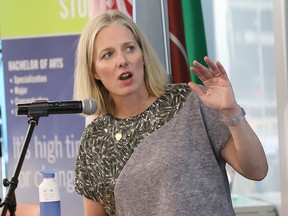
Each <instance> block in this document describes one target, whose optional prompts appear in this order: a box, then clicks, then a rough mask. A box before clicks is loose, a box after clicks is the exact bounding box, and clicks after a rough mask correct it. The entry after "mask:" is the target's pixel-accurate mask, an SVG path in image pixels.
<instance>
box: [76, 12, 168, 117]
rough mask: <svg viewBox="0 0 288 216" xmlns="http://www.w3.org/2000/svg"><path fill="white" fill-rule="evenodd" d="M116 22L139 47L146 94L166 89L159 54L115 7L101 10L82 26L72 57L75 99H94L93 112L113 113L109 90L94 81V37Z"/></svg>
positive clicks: (161, 92)
mask: <svg viewBox="0 0 288 216" xmlns="http://www.w3.org/2000/svg"><path fill="white" fill-rule="evenodd" d="M115 23H116V24H120V25H123V26H125V27H127V28H128V29H129V30H130V31H131V32H132V34H133V36H134V38H135V40H136V41H137V43H138V45H139V47H140V48H141V50H142V55H143V60H144V65H145V66H144V67H145V68H144V71H145V72H144V81H145V85H146V87H147V89H148V92H149V94H150V95H152V96H157V97H160V96H161V95H162V94H163V92H164V91H165V89H166V85H167V81H168V80H167V74H166V71H165V69H164V67H163V66H162V64H161V62H160V60H159V58H158V56H157V55H156V53H155V52H154V50H153V48H152V47H151V45H150V43H149V41H148V40H147V39H146V37H145V35H144V34H143V33H142V32H141V30H140V29H139V28H138V27H137V25H136V24H135V23H134V22H133V21H132V20H131V18H129V17H127V16H126V15H125V14H123V13H122V12H120V11H117V10H110V11H106V12H103V13H101V14H99V15H97V16H96V17H95V18H93V19H91V20H90V21H89V22H88V23H87V24H86V26H85V27H84V29H83V31H82V34H81V36H80V39H79V42H78V47H77V51H76V59H75V64H76V67H75V74H74V99H75V100H84V99H87V98H93V99H95V100H96V101H97V102H98V109H97V112H96V113H95V114H96V115H102V114H105V113H107V112H109V113H113V112H114V109H115V107H114V103H112V101H111V100H112V99H111V97H110V94H109V91H108V90H107V89H106V88H105V87H104V85H103V84H102V82H101V81H100V80H96V79H95V78H94V76H93V74H94V72H93V71H94V66H93V65H94V62H93V56H94V42H95V38H96V37H97V35H98V34H99V32H101V31H102V30H103V29H104V28H105V27H108V26H110V25H111V24H115Z"/></svg>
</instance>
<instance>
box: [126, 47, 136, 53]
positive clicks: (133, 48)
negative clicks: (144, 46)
mask: <svg viewBox="0 0 288 216" xmlns="http://www.w3.org/2000/svg"><path fill="white" fill-rule="evenodd" d="M134 50H135V46H128V47H127V51H129V52H132V51H134Z"/></svg>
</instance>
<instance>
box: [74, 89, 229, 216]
mask: <svg viewBox="0 0 288 216" xmlns="http://www.w3.org/2000/svg"><path fill="white" fill-rule="evenodd" d="M119 134H121V136H120V135H119ZM117 135H118V138H117ZM119 137H121V138H120V139H119ZM229 137H230V133H229V130H228V128H227V127H226V126H225V125H224V124H223V123H222V122H221V121H220V116H219V114H218V113H217V112H214V111H211V110H209V109H208V108H207V107H205V106H204V105H203V104H202V103H201V102H200V101H199V99H198V97H197V96H196V95H195V93H193V92H191V90H190V88H189V87H188V86H187V85H186V84H174V85H168V88H167V91H166V92H165V93H164V95H163V96H161V97H160V98H159V99H158V100H157V101H156V102H155V103H154V104H153V105H152V106H151V107H149V108H148V109H147V110H146V111H144V112H143V113H142V114H140V115H138V116H136V117H133V118H129V119H117V118H114V117H113V116H112V115H109V114H107V115H104V116H100V117H98V118H96V119H95V120H94V121H93V122H92V123H91V124H90V125H88V126H87V128H86V129H85V130H84V133H83V136H82V138H81V142H80V145H79V151H78V155H77V158H76V169H75V177H76V179H75V184H76V191H77V192H78V193H79V194H81V195H83V196H85V197H87V198H89V199H92V200H96V201H98V202H101V203H102V204H103V205H104V207H105V211H106V213H107V215H111V216H112V215H119V216H122V215H123V216H130V215H131V216H138V215H139V216H145V215H147V216H153V215H155V216H156V215H157V216H158V215H165V216H170V215H171V216H172V215H173V216H174V215H177V216H178V215H183V216H184V215H187V216H188V215H189V216H191V215H205V216H206V215H219V216H220V215H221V216H225V215H234V211H233V208H232V204H231V199H230V191H229V184H228V180H227V176H226V171H225V161H223V159H222V158H221V157H220V150H221V149H222V148H223V147H224V145H225V144H226V143H227V141H228V139H229Z"/></svg>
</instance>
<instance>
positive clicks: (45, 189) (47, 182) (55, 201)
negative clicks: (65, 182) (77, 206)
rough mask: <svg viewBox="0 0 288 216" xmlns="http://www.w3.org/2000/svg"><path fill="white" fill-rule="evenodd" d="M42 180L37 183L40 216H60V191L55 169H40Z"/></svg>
mask: <svg viewBox="0 0 288 216" xmlns="http://www.w3.org/2000/svg"><path fill="white" fill-rule="evenodd" d="M40 172H41V173H42V176H43V181H42V183H41V184H40V185H39V200H40V216H61V205H60V191H59V186H58V184H57V182H56V179H55V170H43V171H40Z"/></svg>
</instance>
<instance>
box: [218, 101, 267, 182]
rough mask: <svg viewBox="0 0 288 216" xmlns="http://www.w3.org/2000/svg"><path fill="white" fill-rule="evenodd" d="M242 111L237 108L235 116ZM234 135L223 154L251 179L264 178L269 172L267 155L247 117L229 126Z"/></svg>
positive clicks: (238, 170) (234, 166)
mask: <svg viewBox="0 0 288 216" xmlns="http://www.w3.org/2000/svg"><path fill="white" fill-rule="evenodd" d="M240 112H241V109H240V107H239V106H238V109H236V111H235V113H236V114H235V113H234V116H236V115H238V114H239V113H240ZM224 118H225V117H224ZM229 129H230V132H231V134H232V137H231V138H230V139H229V140H228V142H227V144H226V145H225V147H224V148H223V149H222V151H221V156H222V157H223V159H224V160H226V161H227V162H228V163H229V164H230V165H231V166H232V167H233V168H234V169H235V170H236V171H237V172H238V173H240V174H241V175H243V176H244V177H246V178H249V179H251V180H262V179H263V178H264V177H265V176H266V175H267V172H268V164H267V160H266V156H265V153H264V150H263V147H262V145H261V142H260V140H259V139H258V137H257V135H256V134H255V133H254V131H253V130H252V128H251V127H250V125H249V124H248V122H247V121H246V119H245V118H243V119H241V120H240V121H239V123H237V124H236V125H234V126H233V125H232V126H229Z"/></svg>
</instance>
